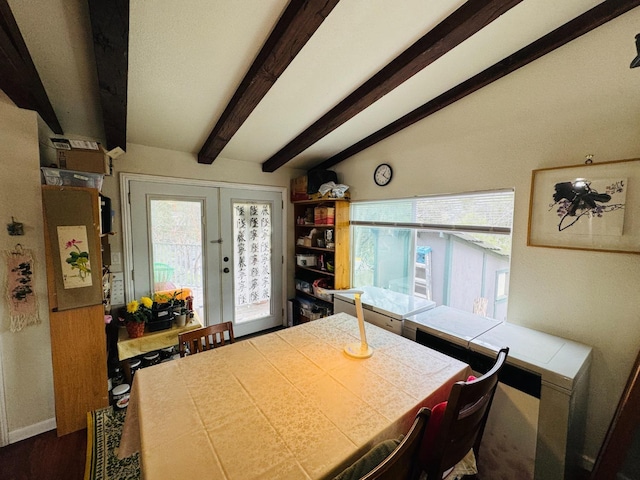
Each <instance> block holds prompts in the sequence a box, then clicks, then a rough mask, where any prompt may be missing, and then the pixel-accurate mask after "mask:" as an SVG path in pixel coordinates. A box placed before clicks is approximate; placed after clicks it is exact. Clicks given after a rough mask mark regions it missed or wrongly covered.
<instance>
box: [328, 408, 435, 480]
mask: <svg viewBox="0 0 640 480" xmlns="http://www.w3.org/2000/svg"><path fill="white" fill-rule="evenodd" d="M429 413H430V411H429V409H428V408H422V409H420V411H419V412H418V414H417V416H416V419H415V421H414V422H413V425H412V426H411V429H410V430H409V433H407V435H406V436H405V437H404V438H403V439H402V441H398V440H387V441H385V442H381V443H379V444H378V445H376V446H375V447H373V448H372V449H371V450H369V451H368V452H367V453H366V454H365V455H363V456H362V457H361V458H360V459H358V460H357V461H356V462H355V463H354V464H353V465H351V466H350V467H349V468H347V469H345V470H344V471H343V472H342V473H340V475H338V476H337V477H335V478H334V480H415V479H417V478H418V477H419V476H420V468H419V465H418V463H417V455H418V447H419V446H420V441H421V439H422V436H423V435H424V429H425V426H426V424H427V422H428V420H429Z"/></svg>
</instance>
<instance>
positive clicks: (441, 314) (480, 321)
mask: <svg viewBox="0 0 640 480" xmlns="http://www.w3.org/2000/svg"><path fill="white" fill-rule="evenodd" d="M500 323H501V322H499V321H498V320H494V319H493V318H487V317H481V316H480V315H474V314H473V313H469V312H465V311H463V310H458V309H457V308H451V307H446V306H444V305H441V306H439V307H436V308H433V309H431V310H427V311H425V312H421V313H418V314H416V315H412V316H410V317H407V318H406V319H405V321H404V324H405V327H406V328H411V329H417V328H420V330H424V331H426V332H428V333H431V334H432V335H435V336H437V337H440V338H444V339H446V340H448V341H450V342H452V343H455V344H456V345H460V346H463V347H466V348H468V347H469V342H470V341H471V340H473V339H474V338H476V337H477V336H478V335H481V334H483V333H484V332H486V331H488V330H490V329H492V328H493V327H495V326H496V325H500Z"/></svg>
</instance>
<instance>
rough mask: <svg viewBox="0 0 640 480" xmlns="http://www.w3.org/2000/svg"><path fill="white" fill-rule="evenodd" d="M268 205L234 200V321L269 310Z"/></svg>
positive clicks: (269, 253) (257, 316) (259, 315)
mask: <svg viewBox="0 0 640 480" xmlns="http://www.w3.org/2000/svg"><path fill="white" fill-rule="evenodd" d="M271 223H272V217H271V205H270V204H268V203H256V202H245V201H234V202H233V228H234V230H233V239H234V246H233V252H234V263H235V265H234V299H235V316H234V318H235V322H236V323H242V322H248V321H250V320H255V319H256V318H261V317H265V316H268V315H270V314H271V304H270V299H271V249H272V245H271Z"/></svg>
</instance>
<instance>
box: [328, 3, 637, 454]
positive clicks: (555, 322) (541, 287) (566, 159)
mask: <svg viewBox="0 0 640 480" xmlns="http://www.w3.org/2000/svg"><path fill="white" fill-rule="evenodd" d="M637 10H638V9H636V11H632V12H631V13H629V14H626V15H624V16H623V17H620V18H619V19H617V20H614V21H612V22H610V23H608V24H607V25H605V26H603V27H600V28H599V29H597V30H595V31H593V32H591V33H589V34H588V35H586V36H584V37H582V38H580V39H578V40H576V41H574V42H572V43H571V44H569V45H566V46H564V47H562V48H561V49H559V50H557V51H556V52H553V53H551V54H549V55H547V56H545V57H543V58H542V59H540V60H538V61H536V62H534V63H532V64H530V65H528V66H527V67H524V68H522V69H521V70H519V71H517V72H515V73H513V74H511V75H510V76H508V77H505V78H503V79H501V80H499V81H497V82H495V83H493V84H491V85H489V86H487V87H485V88H484V89H482V90H480V91H479V92H476V93H475V94H473V95H471V96H469V97H467V98H465V99H463V100H461V101H459V102H457V103H455V104H453V105H452V106H449V107H447V108H446V109H444V110H441V111H440V112H438V113H436V114H434V115H432V116H431V117H428V118H426V119H424V120H422V121H421V122H418V123H417V124H415V125H413V126H412V127H409V128H407V129H405V130H404V131H402V132H400V133H398V134H396V135H395V136H393V137H391V138H389V139H387V140H385V141H383V142H380V143H378V144H377V145H375V146H373V147H371V148H369V149H367V150H365V151H364V152H361V153H360V154H358V155H356V156H355V157H352V158H351V159H348V160H346V161H344V162H342V163H340V164H339V165H337V166H336V167H335V168H334V169H335V170H336V171H337V172H339V174H340V178H341V181H343V182H344V183H346V184H348V185H350V186H351V195H352V199H354V200H356V199H357V200H365V199H377V198H402V197H409V196H414V195H426V194H437V193H449V192H468V191H476V190H491V189H502V188H511V187H513V188H515V219H514V232H513V254H512V260H511V286H510V295H509V311H508V319H509V321H511V322H514V323H517V324H520V325H524V326H527V327H530V328H534V329H538V330H542V331H544V332H548V333H550V334H554V335H558V336H562V337H566V338H569V339H572V340H575V341H578V342H581V343H585V344H588V345H591V346H593V349H594V352H593V353H594V355H593V364H592V368H591V379H590V380H591V382H590V398H589V407H588V416H589V421H588V424H587V430H586V435H585V439H586V440H585V442H586V443H585V447H584V452H585V454H586V455H587V456H588V457H595V456H596V455H597V453H598V450H599V448H600V444H601V442H602V439H603V437H604V434H605V432H606V429H607V428H608V425H609V422H610V420H611V416H612V414H613V411H614V409H615V407H616V405H617V402H618V400H619V397H620V394H621V392H622V389H623V386H624V384H625V382H626V380H627V377H628V375H629V372H630V368H631V365H632V363H633V361H634V359H635V356H636V354H637V353H638V349H639V348H640V291H639V290H638V288H639V287H638V286H639V285H640V255H633V254H624V253H602V252H589V251H578V250H560V249H553V248H539V247H528V246H527V245H526V243H527V222H528V208H529V191H530V180H531V171H532V170H534V169H538V168H545V167H552V166H563V165H576V164H581V163H582V162H583V161H584V158H585V155H586V154H594V155H595V161H596V162H604V161H607V160H617V159H628V158H637V157H640V144H639V142H638V139H639V138H640V137H639V133H640V128H639V127H640V124H639V123H638V121H639V120H640V117H639V116H638V112H640V95H638V92H640V89H639V87H640V69H635V70H631V69H629V63H630V62H631V59H632V58H633V57H634V56H635V54H636V52H635V47H634V43H633V42H634V37H635V35H636V34H637V33H638V25H640V12H639V11H637ZM382 162H387V163H390V164H391V165H392V166H393V169H394V177H393V180H392V181H391V183H390V184H389V185H388V186H387V187H376V186H375V185H374V183H373V179H372V175H373V170H374V168H375V166H376V165H378V164H379V163H382ZM630 188H638V186H630ZM639 214H640V212H638V205H633V206H631V208H630V209H628V210H627V211H626V215H639Z"/></svg>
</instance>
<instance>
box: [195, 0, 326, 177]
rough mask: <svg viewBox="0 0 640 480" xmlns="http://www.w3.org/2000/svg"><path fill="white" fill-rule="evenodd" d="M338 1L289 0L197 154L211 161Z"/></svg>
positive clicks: (203, 161) (207, 161)
mask: <svg viewBox="0 0 640 480" xmlns="http://www.w3.org/2000/svg"><path fill="white" fill-rule="evenodd" d="M337 3H338V0H307V1H299V0H291V2H290V3H289V5H288V6H287V8H286V9H285V11H284V13H283V14H282V16H281V17H280V19H279V20H278V23H277V24H276V26H275V27H274V29H273V31H272V32H271V34H270V35H269V38H268V39H267V41H266V42H265V44H264V46H263V47H262V49H261V50H260V53H258V56H257V57H256V59H255V60H254V62H253V64H252V65H251V67H250V68H249V71H248V72H247V74H246V75H245V77H244V78H243V79H242V82H240V86H239V87H238V89H237V90H236V92H235V93H234V94H233V97H232V98H231V100H230V101H229V104H228V105H227V107H226V108H225V110H224V112H223V113H222V115H221V116H220V118H219V119H218V122H217V123H216V125H215V126H214V127H213V130H212V131H211V133H210V134H209V137H208V138H207V140H206V141H205V143H204V145H203V146H202V148H201V149H200V152H199V153H198V162H199V163H207V164H211V163H213V161H214V160H215V159H216V157H217V156H218V155H219V154H220V152H221V151H222V149H223V148H224V147H225V145H226V144H227V143H228V142H229V140H231V137H233V135H234V134H235V133H236V132H237V131H238V129H239V128H240V126H241V125H242V124H243V123H244V121H245V120H246V119H247V117H249V115H250V114H251V112H252V111H253V110H254V108H255V107H256V106H257V105H258V103H259V102H260V100H262V98H263V97H264V96H265V95H266V94H267V92H268V91H269V89H270V88H271V87H272V86H273V84H274V83H275V82H276V80H277V79H278V78H279V77H280V75H282V72H284V71H285V69H286V68H287V67H288V66H289V64H290V63H291V61H292V60H293V59H294V58H295V56H296V55H297V54H298V53H299V52H300V50H302V47H304V45H305V44H306V43H307V41H308V40H309V39H310V38H311V36H312V35H313V34H314V33H315V31H316V30H317V29H318V27H319V26H320V25H321V24H322V22H323V21H324V19H325V18H326V17H327V16H328V15H329V13H330V12H331V10H333V7H335V6H336V5H337Z"/></svg>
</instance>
